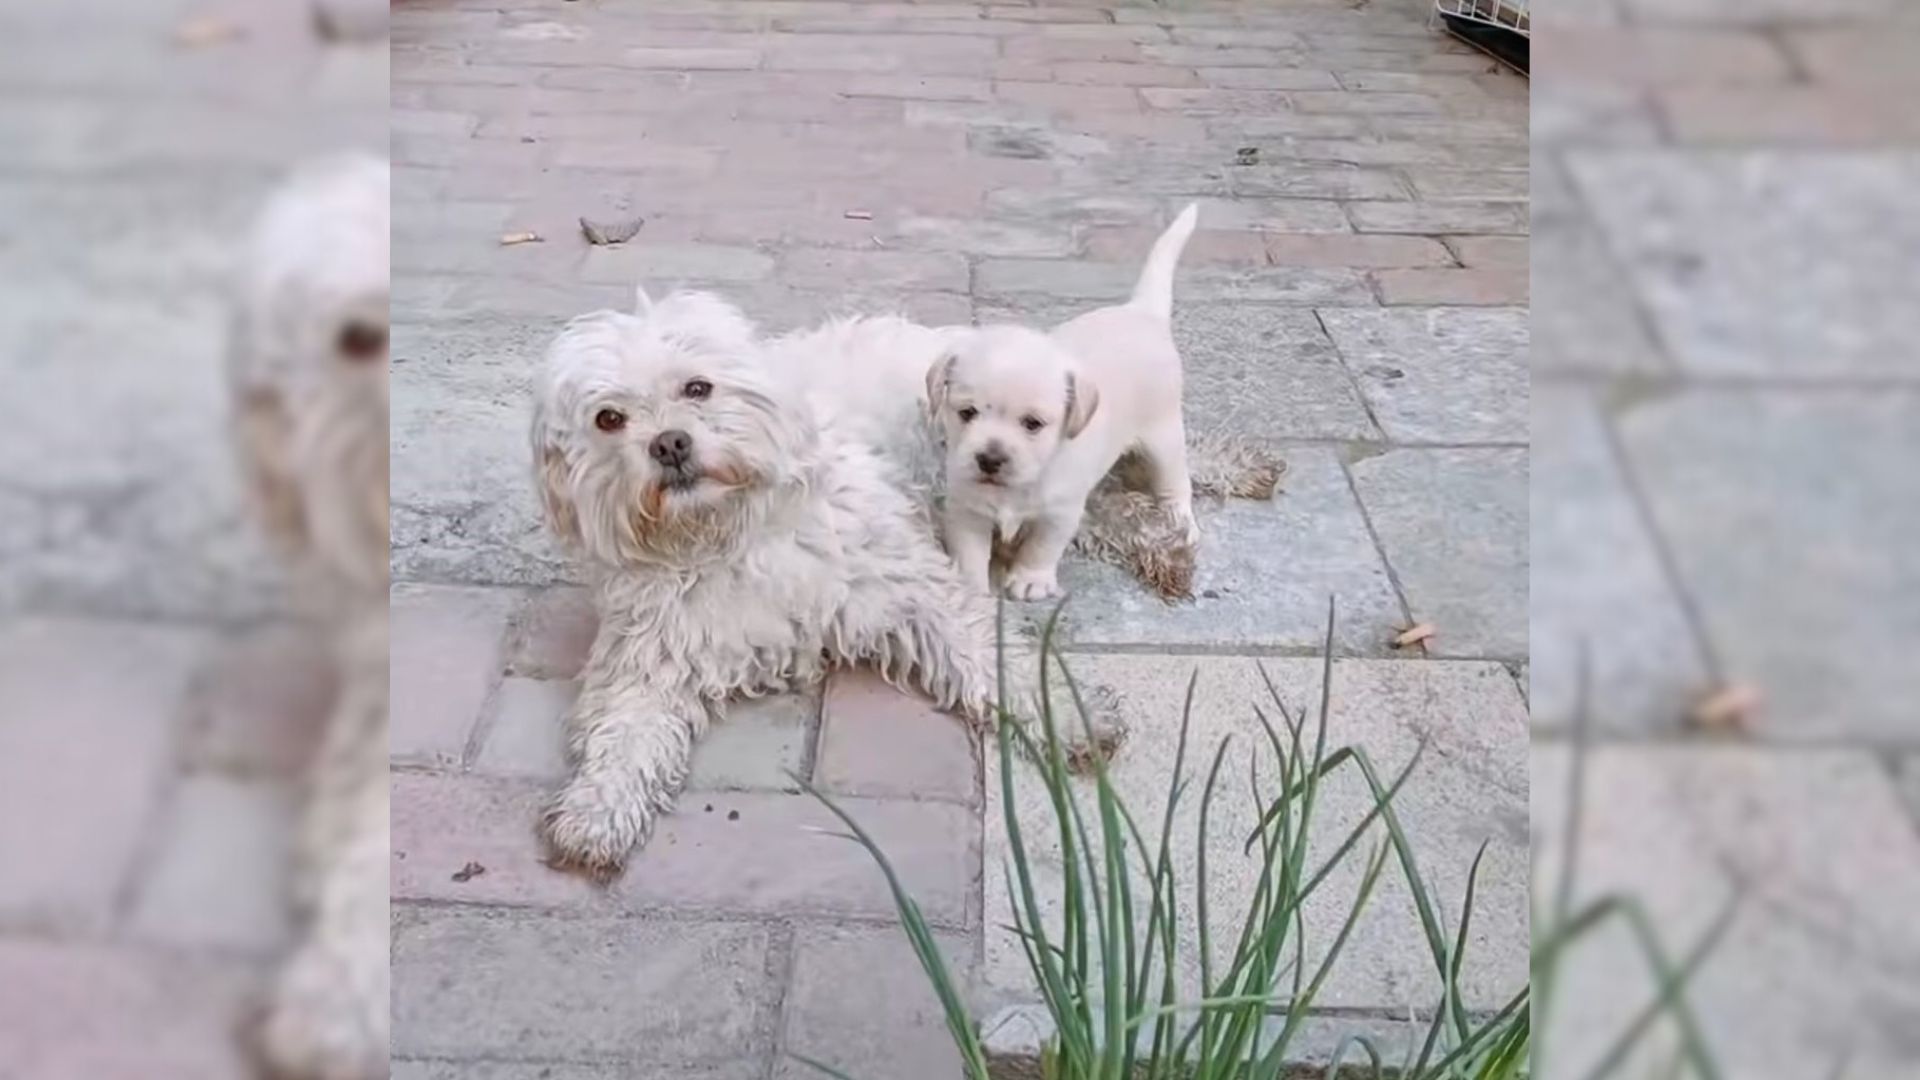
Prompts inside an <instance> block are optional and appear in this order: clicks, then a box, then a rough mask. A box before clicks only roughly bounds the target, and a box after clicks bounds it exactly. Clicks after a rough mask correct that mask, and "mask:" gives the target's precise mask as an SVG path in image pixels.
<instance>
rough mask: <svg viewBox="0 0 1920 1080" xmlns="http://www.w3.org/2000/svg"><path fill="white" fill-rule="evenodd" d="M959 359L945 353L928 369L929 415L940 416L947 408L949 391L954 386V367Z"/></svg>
mask: <svg viewBox="0 0 1920 1080" xmlns="http://www.w3.org/2000/svg"><path fill="white" fill-rule="evenodd" d="M959 359H960V358H959V357H957V356H955V355H954V354H952V353H943V354H941V356H940V358H939V359H938V360H935V361H934V362H933V366H931V367H929V368H927V415H929V416H939V415H940V410H941V409H944V408H946V405H947V389H948V388H949V387H950V386H951V385H952V384H953V365H954V363H955V362H956V361H958V360H959Z"/></svg>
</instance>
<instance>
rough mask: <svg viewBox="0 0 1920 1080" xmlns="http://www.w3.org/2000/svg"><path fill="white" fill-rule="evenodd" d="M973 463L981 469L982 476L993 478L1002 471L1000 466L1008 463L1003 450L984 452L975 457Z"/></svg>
mask: <svg viewBox="0 0 1920 1080" xmlns="http://www.w3.org/2000/svg"><path fill="white" fill-rule="evenodd" d="M973 463H974V464H975V465H978V466H979V467H980V475H982V476H993V475H994V474H996V473H998V472H999V471H1000V466H1002V465H1005V464H1006V463H1007V455H1006V453H1005V451H1002V450H995V449H987V450H982V451H980V452H979V453H977V454H975V455H973Z"/></svg>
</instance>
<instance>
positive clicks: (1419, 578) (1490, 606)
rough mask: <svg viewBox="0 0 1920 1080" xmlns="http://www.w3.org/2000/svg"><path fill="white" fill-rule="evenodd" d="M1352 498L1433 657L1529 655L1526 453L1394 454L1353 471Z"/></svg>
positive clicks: (1451, 451)
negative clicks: (1429, 632) (1429, 633)
mask: <svg viewBox="0 0 1920 1080" xmlns="http://www.w3.org/2000/svg"><path fill="white" fill-rule="evenodd" d="M1349 468H1350V470H1351V472H1352V474H1353V486H1354V491H1355V492H1356V493H1358V494H1359V496H1360V501H1361V502H1362V503H1363V504H1364V505H1365V506H1366V509H1367V519H1368V521H1369V522H1370V523H1371V525H1372V528H1373V531H1374V533H1375V535H1377V536H1378V537H1379V538H1380V543H1381V546H1382V548H1383V550H1385V552H1386V556H1387V562H1388V564H1389V565H1390V566H1391V567H1392V568H1393V574H1394V579H1395V581H1396V582H1397V583H1398V585H1399V587H1400V589H1401V591H1402V592H1403V593H1404V595H1405V597H1406V601H1407V605H1408V607H1410V608H1411V609H1412V613H1413V619H1414V621H1415V622H1417V623H1432V624H1433V625H1434V626H1435V628H1436V631H1437V632H1436V634H1435V635H1434V636H1433V637H1432V638H1429V639H1428V640H1427V642H1426V647H1427V650H1428V652H1429V653H1430V654H1433V655H1437V656H1476V657H1495V658H1500V659H1510V660H1517V659H1520V658H1523V657H1525V656H1526V655H1527V631H1528V626H1527V577H1528V575H1527V562H1528V532H1527V528H1526V524H1527V511H1528V506H1527V486H1528V484H1527V469H1528V452H1527V450H1526V449H1524V448H1506V449H1448V450H1389V451H1387V452H1386V453H1384V454H1380V455H1378V456H1374V457H1366V458H1362V459H1360V460H1359V461H1355V462H1354V463H1353V464H1352V465H1351V466H1349Z"/></svg>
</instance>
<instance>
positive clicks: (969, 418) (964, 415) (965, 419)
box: [954, 405, 980, 424]
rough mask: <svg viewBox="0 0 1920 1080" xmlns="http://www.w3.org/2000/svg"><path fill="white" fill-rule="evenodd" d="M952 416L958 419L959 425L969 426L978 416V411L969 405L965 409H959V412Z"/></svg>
mask: <svg viewBox="0 0 1920 1080" xmlns="http://www.w3.org/2000/svg"><path fill="white" fill-rule="evenodd" d="M954 415H955V416H958V417H959V418H960V422H961V423H963V424H971V423H973V418H974V417H976V416H979V415H980V410H979V409H976V408H974V407H973V406H971V405H969V406H967V407H966V408H964V409H961V410H960V411H959V412H957V413H954Z"/></svg>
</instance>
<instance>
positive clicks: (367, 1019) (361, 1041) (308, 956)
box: [254, 941, 389, 1080]
mask: <svg viewBox="0 0 1920 1080" xmlns="http://www.w3.org/2000/svg"><path fill="white" fill-rule="evenodd" d="M378 944H382V945H384V942H382V943H378ZM371 960H372V961H375V962H377V963H378V966H379V969H380V971H379V972H378V973H376V972H374V971H372V970H371V969H370V968H366V967H365V965H364V963H362V964H361V965H360V968H359V969H358V970H356V963H355V960H354V958H352V957H349V956H344V955H341V954H340V953H338V952H337V951H335V950H333V949H331V948H329V947H328V946H327V945H326V944H325V943H323V942H318V941H315V942H310V943H308V944H307V945H306V946H304V947H302V948H301V949H300V950H299V951H298V952H296V953H295V954H294V956H293V959H292V960H291V961H290V962H289V963H288V964H287V966H286V968H285V969H284V970H283V971H282V972H281V973H280V981H279V984H278V985H277V986H276V987H275V989H274V995H273V1000H272V1002H271V1003H270V1004H269V1006H268V1008H267V1012H266V1014H265V1015H264V1016H263V1017H262V1018H261V1019H260V1026H259V1027H258V1029H256V1030H255V1032H254V1041H255V1049H256V1050H257V1052H258V1054H259V1057H260V1059H261V1065H262V1066H263V1070H264V1071H265V1073H266V1074H267V1075H269V1076H272V1077H276V1078H278V1080H382V1078H384V1077H385V1076H386V1075H387V1071H388V1062H387V1037H388V1031H389V1028H388V1023H387V1016H388V1008H389V1002H388V984H387V981H386V980H385V979H384V978H381V977H379V975H381V974H383V973H384V972H385V970H386V966H387V955H386V951H385V949H384V948H382V949H379V950H377V952H376V954H375V955H374V956H372V957H371Z"/></svg>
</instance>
